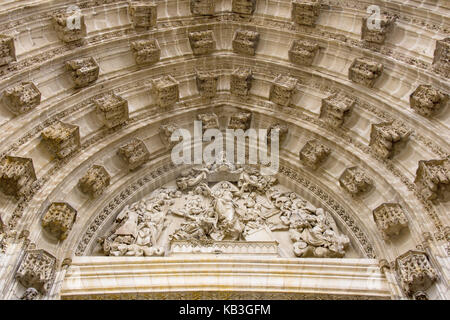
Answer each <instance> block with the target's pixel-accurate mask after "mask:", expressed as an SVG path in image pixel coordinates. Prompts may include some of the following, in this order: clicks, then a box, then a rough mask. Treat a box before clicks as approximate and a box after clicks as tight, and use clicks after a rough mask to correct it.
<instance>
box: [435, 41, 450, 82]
mask: <svg viewBox="0 0 450 320" xmlns="http://www.w3.org/2000/svg"><path fill="white" fill-rule="evenodd" d="M433 65H434V68H435V70H438V71H439V73H442V74H443V75H444V76H445V77H449V75H450V38H445V39H442V40H437V41H436V49H435V50H434V60H433Z"/></svg>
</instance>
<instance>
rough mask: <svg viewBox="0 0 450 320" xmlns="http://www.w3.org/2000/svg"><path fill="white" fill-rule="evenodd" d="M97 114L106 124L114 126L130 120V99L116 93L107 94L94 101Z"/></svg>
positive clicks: (109, 126)
mask: <svg viewBox="0 0 450 320" xmlns="http://www.w3.org/2000/svg"><path fill="white" fill-rule="evenodd" d="M94 103H95V106H96V108H97V114H98V115H99V117H100V119H102V122H103V124H104V125H105V126H107V127H108V128H113V127H116V126H118V125H121V124H123V123H125V122H127V121H128V119H129V115H128V101H127V100H125V99H123V98H122V97H119V96H117V95H115V94H114V93H109V94H105V95H104V96H103V97H101V98H99V99H96V100H95V101H94Z"/></svg>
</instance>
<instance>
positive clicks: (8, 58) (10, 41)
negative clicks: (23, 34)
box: [0, 34, 16, 67]
mask: <svg viewBox="0 0 450 320" xmlns="http://www.w3.org/2000/svg"><path fill="white" fill-rule="evenodd" d="M13 61H16V48H15V46H14V38H13V37H9V36H7V35H4V34H0V67H1V66H4V65H7V64H9V63H11V62H13Z"/></svg>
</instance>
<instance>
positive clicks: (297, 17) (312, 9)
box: [292, 0, 321, 26]
mask: <svg viewBox="0 0 450 320" xmlns="http://www.w3.org/2000/svg"><path fill="white" fill-rule="evenodd" d="M320 2H321V1H320V0H294V1H292V20H293V21H294V22H295V23H297V24H300V25H305V26H314V25H315V24H316V20H317V18H318V17H319V15H320Z"/></svg>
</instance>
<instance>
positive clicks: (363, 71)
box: [348, 58, 384, 88]
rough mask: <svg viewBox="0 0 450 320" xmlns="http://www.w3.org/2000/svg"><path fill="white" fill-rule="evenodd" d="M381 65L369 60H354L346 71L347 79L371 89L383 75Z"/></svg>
mask: <svg viewBox="0 0 450 320" xmlns="http://www.w3.org/2000/svg"><path fill="white" fill-rule="evenodd" d="M383 69H384V67H383V64H381V63H379V62H376V61H373V60H370V59H369V58H356V59H355V60H354V61H353V63H352V65H351V66H350V68H349V70H348V78H349V79H350V80H351V81H353V82H355V83H358V84H360V85H363V86H366V87H368V88H372V87H373V86H374V85H375V81H376V80H377V79H378V78H379V77H380V76H381V74H382V73H383Z"/></svg>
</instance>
